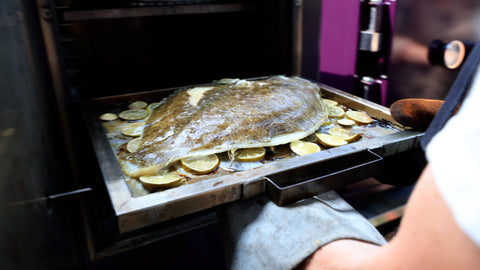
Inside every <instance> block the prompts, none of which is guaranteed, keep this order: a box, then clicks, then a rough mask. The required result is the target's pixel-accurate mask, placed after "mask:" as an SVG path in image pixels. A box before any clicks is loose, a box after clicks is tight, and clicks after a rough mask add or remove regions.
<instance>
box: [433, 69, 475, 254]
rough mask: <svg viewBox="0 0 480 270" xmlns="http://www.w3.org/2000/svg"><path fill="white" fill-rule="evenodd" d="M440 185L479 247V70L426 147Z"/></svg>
mask: <svg viewBox="0 0 480 270" xmlns="http://www.w3.org/2000/svg"><path fill="white" fill-rule="evenodd" d="M426 154H427V159H428V161H429V163H430V166H431V168H432V170H433V175H434V178H435V181H436V184H437V187H438V189H439V191H440V193H441V194H442V196H443V198H444V199H445V201H446V203H447V205H448V206H449V208H450V209H451V210H452V212H453V215H454V217H455V219H456V221H457V223H458V224H459V226H460V228H462V230H463V231H464V232H465V233H466V234H467V235H468V236H469V237H470V238H471V239H472V240H473V241H474V242H475V243H476V245H477V246H479V247H480V72H479V71H478V70H477V73H476V76H475V78H474V79H473V83H472V85H471V88H470V92H469V93H468V95H467V97H466V99H465V100H464V102H463V105H462V106H461V108H460V110H459V111H458V113H457V114H456V115H455V116H453V117H452V118H451V119H450V120H449V121H448V122H447V124H446V125H445V127H444V128H443V129H442V130H441V131H440V132H439V133H437V135H436V136H435V137H434V138H433V139H432V140H431V142H430V144H429V145H428V146H427V151H426Z"/></svg>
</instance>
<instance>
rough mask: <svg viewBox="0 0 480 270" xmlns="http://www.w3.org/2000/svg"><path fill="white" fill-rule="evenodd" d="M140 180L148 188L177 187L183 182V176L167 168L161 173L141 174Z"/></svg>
mask: <svg viewBox="0 0 480 270" xmlns="http://www.w3.org/2000/svg"><path fill="white" fill-rule="evenodd" d="M139 180H140V182H141V183H142V184H143V186H144V187H146V188H148V189H155V188H170V187H176V186H179V185H181V184H182V183H183V177H181V176H180V175H178V174H177V173H175V172H169V171H166V170H165V171H164V172H162V173H160V174H159V175H148V176H140V178H139Z"/></svg>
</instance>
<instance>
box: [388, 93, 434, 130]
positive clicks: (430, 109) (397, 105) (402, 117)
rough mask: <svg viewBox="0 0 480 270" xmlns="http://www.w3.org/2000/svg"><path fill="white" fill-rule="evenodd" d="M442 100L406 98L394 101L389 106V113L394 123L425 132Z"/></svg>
mask: <svg viewBox="0 0 480 270" xmlns="http://www.w3.org/2000/svg"><path fill="white" fill-rule="evenodd" d="M442 104H443V100H437V99H420V98H407V99H400V100H397V101H395V102H394V103H393V104H392V105H391V106H390V113H391V115H392V117H393V119H395V121H397V122H399V123H400V124H402V125H404V126H408V127H412V128H414V129H416V130H426V129H427V128H428V126H429V125H430V123H431V122H432V120H433V118H434V117H435V115H436V114H437V112H438V110H439V109H440V107H441V106H442Z"/></svg>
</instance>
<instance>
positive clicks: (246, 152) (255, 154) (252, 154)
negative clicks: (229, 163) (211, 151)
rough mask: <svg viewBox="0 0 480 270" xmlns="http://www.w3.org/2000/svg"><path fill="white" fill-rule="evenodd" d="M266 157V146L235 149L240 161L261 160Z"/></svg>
mask: <svg viewBox="0 0 480 270" xmlns="http://www.w3.org/2000/svg"><path fill="white" fill-rule="evenodd" d="M264 157H265V148H263V147H257V148H247V149H240V150H237V151H235V159H236V160H238V161H247V162H248V161H259V160H261V159H263V158H264Z"/></svg>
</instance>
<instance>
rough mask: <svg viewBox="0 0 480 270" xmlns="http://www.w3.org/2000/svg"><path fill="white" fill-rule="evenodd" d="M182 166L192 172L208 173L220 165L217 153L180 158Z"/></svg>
mask: <svg viewBox="0 0 480 270" xmlns="http://www.w3.org/2000/svg"><path fill="white" fill-rule="evenodd" d="M180 163H181V164H182V167H183V168H184V169H185V170H186V171H189V172H191V173H195V174H207V173H209V172H212V171H214V170H215V169H216V168H218V165H220V160H219V159H218V157H217V155H215V154H213V155H208V156H203V157H192V158H186V159H182V160H180Z"/></svg>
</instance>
